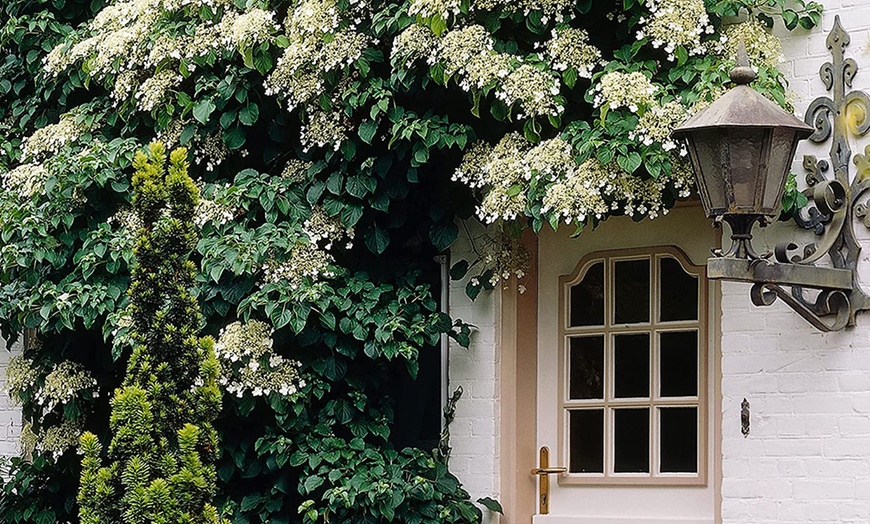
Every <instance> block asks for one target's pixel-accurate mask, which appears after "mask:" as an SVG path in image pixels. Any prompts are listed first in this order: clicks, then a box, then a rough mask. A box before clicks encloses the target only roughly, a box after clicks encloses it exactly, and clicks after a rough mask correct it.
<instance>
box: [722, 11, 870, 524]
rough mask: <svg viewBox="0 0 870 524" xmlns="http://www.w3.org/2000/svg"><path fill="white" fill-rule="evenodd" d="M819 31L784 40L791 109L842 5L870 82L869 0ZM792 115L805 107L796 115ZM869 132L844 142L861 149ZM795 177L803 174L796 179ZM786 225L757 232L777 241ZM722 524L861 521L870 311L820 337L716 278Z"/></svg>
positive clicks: (868, 238) (862, 79) (867, 273)
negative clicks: (747, 423)
mask: <svg viewBox="0 0 870 524" xmlns="http://www.w3.org/2000/svg"><path fill="white" fill-rule="evenodd" d="M824 4H825V9H826V10H825V15H824V17H823V20H822V24H821V27H820V28H817V29H814V30H813V31H803V30H801V31H796V32H795V33H793V34H788V33H787V32H785V31H784V30H781V28H780V29H779V30H778V31H777V32H778V34H780V36H782V38H783V43H784V54H785V63H784V64H783V71H785V73H786V75H787V76H788V77H789V79H790V81H791V87H792V89H793V91H794V93H795V95H796V107H797V109H798V112H799V113H801V111H803V110H805V109H806V107H807V106H808V105H809V103H810V102H811V101H812V100H813V99H814V98H816V97H817V96H821V95H824V94H825V91H824V86H823V85H822V82H821V80H820V79H819V76H818V71H819V67H820V66H821V65H822V64H823V63H824V62H826V61H829V60H830V59H831V58H830V55H829V54H828V50H827V48H826V46H825V38H826V36H827V33H828V31H829V30H830V29H831V27H832V25H833V23H834V15H836V14H839V15H840V17H841V20H842V22H843V25H844V27H845V29H846V31H848V32H849V33H850V35H851V37H852V44H851V45H850V47H848V48H847V56H852V57H854V58H855V59H856V60H857V61H858V65H859V72H858V75H857V77H856V78H855V82H854V86H853V87H854V88H856V89H863V90H870V53H868V44H870V1H868V0H828V1H825V2H824ZM800 116H803V114H802V113H801V115H800ZM867 144H870V139H864V140H861V141H859V142H858V143H853V149H854V150H855V152H856V153H858V152H862V150H863V148H864V146H865V145H867ZM829 147H830V145H829V144H826V145H825V146H824V147H818V146H811V145H803V146H801V148H800V150H799V151H798V159H797V160H798V161H797V162H796V163H795V170H796V171H795V172H796V173H802V170H801V169H800V158H801V156H802V155H803V154H814V155H816V156H818V157H819V158H826V157H827V153H828V149H829ZM799 178H801V177H799ZM793 233H794V227H793V226H791V225H782V224H780V225H777V226H775V227H773V228H772V231H768V232H767V233H766V234H765V235H764V237H766V238H767V239H768V240H772V241H775V240H780V241H782V240H785V239H787V238H788V236H789V235H792V234H793ZM857 233H858V235H859V238H860V239H861V242H862V245H863V247H864V252H863V253H862V255H863V259H862V262H861V266H860V268H859V269H860V271H861V274H862V275H863V280H864V281H865V282H867V283H870V263H868V258H867V256H868V254H870V234H868V233H867V231H866V230H864V228H863V227H862V226H860V224H859V225H858V227H857ZM722 294H723V297H722V333H723V336H722V403H723V405H722V417H723V420H722V433H723V434H722V454H723V463H722V468H723V482H722V521H723V524H746V523H757V524H773V523H776V524H784V523H804V522H829V523H851V522H855V523H857V522H861V523H867V522H870V315H864V316H863V317H859V319H858V324H859V325H858V327H857V328H855V329H854V330H851V331H846V332H843V333H835V334H821V333H818V332H816V331H815V330H814V329H813V328H812V327H811V326H809V324H807V323H805V322H804V321H803V320H802V319H801V318H800V317H798V316H797V314H795V313H793V312H792V311H791V310H789V309H788V308H787V307H785V306H784V305H782V304H781V303H777V304H775V305H773V306H771V307H769V308H756V307H754V306H752V305H751V303H750V300H749V286H748V285H744V284H737V283H723V285H722ZM744 397H745V398H747V399H748V400H749V402H750V404H751V411H752V418H751V423H752V425H751V432H750V434H749V436H748V437H747V438H744V437H743V435H742V434H741V432H740V403H741V401H742V400H743V398H744Z"/></svg>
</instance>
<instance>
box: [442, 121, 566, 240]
mask: <svg viewBox="0 0 870 524" xmlns="http://www.w3.org/2000/svg"><path fill="white" fill-rule="evenodd" d="M574 166H575V164H574V160H573V156H572V148H571V145H570V144H569V143H567V142H565V141H564V140H562V139H561V138H558V137H557V138H553V139H550V140H545V141H543V142H541V143H539V144H537V145H535V146H534V147H532V145H531V144H530V143H529V142H528V141H527V140H526V139H525V138H523V137H522V136H521V135H520V134H519V133H511V134H508V135H506V136H505V137H504V138H502V139H501V141H499V143H498V144H496V145H495V147H490V146H489V145H488V144H486V143H484V142H477V143H475V144H472V146H471V147H470V148H469V149H468V150H467V151H466V153H465V156H464V157H463V159H462V163H461V164H460V165H459V168H457V170H456V172H455V173H454V174H453V180H458V181H460V182H462V183H464V184H466V185H468V186H469V187H471V188H488V192H487V194H486V196H485V197H484V198H483V201H482V202H481V205H480V206H478V208H477V214H478V216H479V217H480V218H481V219H482V220H483V221H485V222H487V223H492V222H495V221H496V220H500V219H502V220H513V219H516V218H517V217H519V216H521V215H522V214H523V213H524V212H525V209H526V205H527V198H526V193H527V190H528V187H529V181H531V180H533V179H534V180H539V179H545V180H554V179H555V178H556V177H557V176H559V175H562V174H564V173H566V172H568V171H570V170H572V169H573V168H574Z"/></svg>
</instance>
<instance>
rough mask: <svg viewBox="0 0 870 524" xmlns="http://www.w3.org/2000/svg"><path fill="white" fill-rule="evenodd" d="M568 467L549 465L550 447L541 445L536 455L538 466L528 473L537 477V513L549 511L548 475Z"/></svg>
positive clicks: (565, 470)
mask: <svg viewBox="0 0 870 524" xmlns="http://www.w3.org/2000/svg"><path fill="white" fill-rule="evenodd" d="M567 472H568V468H561V467H553V468H551V467H550V448H548V447H547V446H543V447H542V448H541V451H540V454H539V456H538V467H537V468H535V469H533V470H531V471H530V473H531V474H532V475H535V476H536V477H538V491H539V495H538V513H540V514H541V515H546V514H548V513H550V475H559V474H562V473H567Z"/></svg>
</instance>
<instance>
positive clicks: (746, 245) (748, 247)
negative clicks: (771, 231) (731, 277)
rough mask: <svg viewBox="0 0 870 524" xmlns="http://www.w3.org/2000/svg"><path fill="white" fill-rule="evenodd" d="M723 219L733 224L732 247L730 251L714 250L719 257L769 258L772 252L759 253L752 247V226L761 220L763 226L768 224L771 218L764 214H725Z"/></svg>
mask: <svg viewBox="0 0 870 524" xmlns="http://www.w3.org/2000/svg"><path fill="white" fill-rule="evenodd" d="M722 220H724V221H725V222H728V225H729V226H731V247H730V248H728V251H726V252H724V253H723V252H722V250H721V249H715V250H713V254H714V255H716V256H717V257H727V258H739V259H743V260H759V259H763V258H769V257H770V255H771V254H770V253H765V254H763V255H759V254H758V253H756V252H755V249H753V248H752V226H753V225H754V224H755V223H756V222H759V223H760V224H761V225H762V227H764V226H766V225H767V224H768V221H769V219H768V218H767V217H766V216H764V215H748V214H747V215H724V216H722Z"/></svg>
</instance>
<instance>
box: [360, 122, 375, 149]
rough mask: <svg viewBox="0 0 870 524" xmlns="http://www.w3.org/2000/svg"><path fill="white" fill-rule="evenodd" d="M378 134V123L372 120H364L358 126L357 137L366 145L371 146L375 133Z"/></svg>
mask: <svg viewBox="0 0 870 524" xmlns="http://www.w3.org/2000/svg"><path fill="white" fill-rule="evenodd" d="M377 132H378V123H377V122H375V121H373V120H366V121H365V122H363V123H362V124H360V126H359V137H360V138H361V139H362V141H363V142H365V143H366V144H371V143H372V139H374V137H375V133H377Z"/></svg>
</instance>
